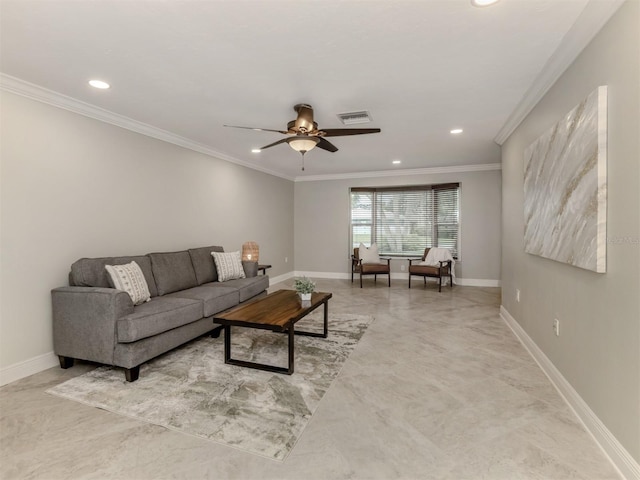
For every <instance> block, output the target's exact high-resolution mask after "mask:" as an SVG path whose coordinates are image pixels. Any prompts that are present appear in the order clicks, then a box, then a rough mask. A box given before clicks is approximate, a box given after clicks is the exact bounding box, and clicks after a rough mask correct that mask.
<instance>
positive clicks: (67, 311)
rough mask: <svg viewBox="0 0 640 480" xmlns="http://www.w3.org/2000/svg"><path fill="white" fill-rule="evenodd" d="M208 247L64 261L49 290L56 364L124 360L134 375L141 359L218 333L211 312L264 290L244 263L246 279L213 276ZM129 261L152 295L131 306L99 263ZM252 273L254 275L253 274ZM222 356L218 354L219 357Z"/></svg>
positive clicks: (265, 283)
mask: <svg viewBox="0 0 640 480" xmlns="http://www.w3.org/2000/svg"><path fill="white" fill-rule="evenodd" d="M212 251H218V252H222V251H223V249H222V247H216V246H212V247H201V248H193V249H189V250H184V251H180V252H164V253H150V254H147V255H140V256H130V257H105V258H82V259H80V260H78V261H77V262H75V263H74V264H73V265H72V266H71V273H70V274H69V285H70V286H68V287H60V288H56V289H54V290H52V291H51V296H52V303H53V343H54V351H55V353H56V355H58V357H59V359H60V366H61V367H62V368H69V367H71V366H72V365H73V360H74V359H81V360H88V361H92V362H98V363H103V364H107V365H114V366H117V367H123V368H124V369H125V376H126V379H127V380H128V381H130V382H132V381H135V380H137V378H138V375H139V372H140V365H141V364H142V363H144V362H146V361H148V360H150V359H152V358H154V357H156V356H158V355H160V354H163V353H165V352H168V351H169V350H171V349H173V348H175V347H177V346H179V345H182V344H183V343H186V342H188V341H190V340H192V339H194V338H197V337H199V336H201V335H204V334H206V333H209V332H211V333H213V334H215V335H218V334H219V329H218V328H216V325H214V324H213V320H212V316H213V315H215V314H216V313H218V312H221V311H223V310H226V309H228V308H231V307H234V306H235V305H238V304H239V303H243V302H247V301H250V300H252V299H255V298H257V297H259V296H262V295H265V294H266V290H267V288H268V287H269V277H268V276H267V275H259V276H257V275H256V271H255V264H253V265H252V266H253V267H254V268H249V265H245V272H246V273H247V278H240V279H235V280H228V281H225V282H219V281H218V275H217V272H216V268H215V263H214V260H213V257H212V255H211V252H212ZM131 261H135V262H136V263H137V264H138V265H139V266H140V268H141V269H142V272H143V274H144V277H145V280H146V281H147V285H148V287H149V292H150V293H151V300H150V301H149V302H146V303H143V304H141V305H136V306H134V305H133V302H132V301H131V297H130V296H129V294H127V293H126V292H124V291H121V290H116V289H114V288H111V286H110V282H109V276H108V274H107V271H106V269H105V265H122V264H125V263H129V262H131ZM252 275H253V276H252ZM221 360H222V359H221Z"/></svg>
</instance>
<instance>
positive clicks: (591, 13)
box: [494, 0, 625, 145]
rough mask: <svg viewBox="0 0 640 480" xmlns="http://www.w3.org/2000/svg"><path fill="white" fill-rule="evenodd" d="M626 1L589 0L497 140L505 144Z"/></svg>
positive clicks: (499, 143) (495, 139)
mask: <svg viewBox="0 0 640 480" xmlns="http://www.w3.org/2000/svg"><path fill="white" fill-rule="evenodd" d="M624 2H625V0H609V1H606V2H603V1H602V0H590V1H589V3H587V5H586V6H585V7H584V10H583V11H582V13H581V14H580V16H579V17H578V19H577V20H576V22H575V23H574V24H573V26H572V27H571V29H570V30H569V31H568V32H567V33H566V34H565V36H564V38H563V39H562V41H561V42H560V45H559V46H558V48H557V49H556V51H555V52H554V53H553V55H551V57H550V58H549V60H548V61H547V63H546V64H545V66H544V67H543V68H542V71H541V72H540V74H538V76H537V77H536V79H535V80H534V81H533V84H532V85H531V86H530V87H529V89H528V90H527V91H526V93H525V94H524V96H523V97H522V100H520V103H518V106H517V107H516V108H515V110H514V111H513V112H512V113H511V115H509V118H508V119H507V121H506V122H505V124H504V125H503V126H502V128H501V129H500V130H499V131H498V134H497V135H496V136H495V138H494V141H495V142H496V143H497V144H498V145H502V144H503V143H504V142H505V141H506V140H507V138H509V136H510V135H511V134H512V133H513V131H514V130H515V129H516V128H518V125H520V123H522V121H523V120H524V119H525V118H526V116H527V115H529V113H530V112H531V110H533V108H534V107H535V106H536V105H537V104H538V102H539V101H540V100H541V99H542V97H543V96H544V95H545V94H546V93H547V92H548V91H549V89H550V88H551V87H552V86H553V84H554V83H556V81H557V80H558V79H559V78H560V76H561V75H562V74H563V73H564V72H565V71H566V70H567V68H569V66H570V65H571V64H572V63H573V61H574V60H575V59H576V58H577V57H578V55H580V53H581V52H582V51H583V50H584V49H585V47H586V46H587V45H588V44H589V42H590V41H591V40H593V38H594V37H595V36H596V35H597V34H598V32H599V31H600V30H601V29H602V27H603V26H604V25H605V24H606V23H607V22H608V21H609V19H610V18H611V17H612V16H613V14H614V13H615V12H616V11H617V10H618V8H620V7H621V6H622V4H623V3H624Z"/></svg>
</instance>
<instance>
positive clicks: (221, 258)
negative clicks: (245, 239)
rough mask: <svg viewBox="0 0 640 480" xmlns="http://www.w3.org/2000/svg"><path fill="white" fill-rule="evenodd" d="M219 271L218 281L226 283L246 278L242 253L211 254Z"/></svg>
mask: <svg viewBox="0 0 640 480" xmlns="http://www.w3.org/2000/svg"><path fill="white" fill-rule="evenodd" d="M211 255H213V261H214V262H215V263H216V270H217V271H218V281H220V282H226V281H227V280H234V279H236V278H245V275H244V268H242V260H241V259H240V252H226V253H224V252H211Z"/></svg>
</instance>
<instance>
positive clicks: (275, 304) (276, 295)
mask: <svg viewBox="0 0 640 480" xmlns="http://www.w3.org/2000/svg"><path fill="white" fill-rule="evenodd" d="M331 296H332V294H331V293H324V292H314V293H313V294H312V295H311V301H310V302H308V304H306V303H305V304H304V305H303V303H302V302H301V301H300V298H299V297H298V294H297V293H296V292H295V291H293V290H278V291H276V292H273V293H271V294H269V295H267V296H266V297H263V298H260V299H258V300H256V301H254V302H251V303H247V304H245V305H240V306H237V307H234V308H232V309H231V310H227V311H225V312H221V313H219V314H218V315H216V316H214V317H213V321H214V322H215V323H219V324H221V325H224V363H228V364H230V365H238V366H241V367H248V368H257V369H258V370H267V371H269V372H277V373H286V374H287V375H291V374H292V373H293V368H294V343H295V342H294V335H306V336H309V337H321V338H327V334H328V333H329V329H328V319H329V317H328V315H329V313H328V309H329V299H330V298H331ZM320 305H324V330H323V332H322V333H314V332H304V331H295V328H294V325H295V323H296V322H297V321H298V320H300V319H302V318H304V317H305V316H307V315H308V314H309V313H311V312H313V311H314V310H315V309H316V308H318V307H319V306H320ZM232 326H235V327H245V328H259V329H264V330H272V331H274V332H282V333H287V334H288V336H289V340H288V343H289V345H288V348H289V365H288V366H287V367H277V366H274V365H268V364H264V363H255V362H248V361H245V360H237V359H234V358H231V327H232Z"/></svg>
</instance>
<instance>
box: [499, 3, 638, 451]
mask: <svg viewBox="0 0 640 480" xmlns="http://www.w3.org/2000/svg"><path fill="white" fill-rule="evenodd" d="M639 7H640V2H638V1H636V0H632V1H629V2H627V3H626V4H625V5H623V6H622V7H621V9H620V10H619V11H618V12H617V13H616V14H615V16H614V17H613V18H612V19H611V21H610V22H609V23H608V24H607V25H606V26H605V27H604V28H603V30H602V31H601V32H600V33H599V34H598V35H597V36H596V37H595V39H594V40H593V41H592V42H591V44H590V45H589V46H588V47H587V48H586V49H585V50H584V51H583V52H582V53H581V55H580V56H579V57H578V58H577V59H576V61H575V62H574V64H573V65H572V66H571V67H570V68H569V69H568V70H567V71H566V72H565V73H564V75H562V77H561V78H560V79H559V80H558V81H557V83H556V84H555V85H554V86H553V87H552V88H551V90H550V91H549V92H548V93H547V94H546V95H545V97H544V98H543V99H542V101H540V102H539V103H538V105H537V106H536V107H535V109H534V110H533V111H532V112H531V113H530V114H529V116H528V117H527V118H526V120H525V121H524V122H523V123H522V124H521V125H520V126H519V127H518V128H517V129H516V131H515V132H514V133H513V134H512V135H511V136H510V138H509V139H508V140H507V142H506V143H505V144H504V145H503V150H502V162H503V165H502V168H503V170H502V181H503V197H502V209H503V216H502V225H503V236H502V248H503V255H502V278H503V299H502V301H503V305H504V307H505V308H506V309H507V311H508V312H509V313H510V314H511V315H512V316H513V317H514V318H515V320H516V321H517V322H518V323H519V324H520V325H521V326H522V327H523V328H524V330H525V331H526V332H527V334H528V335H529V336H530V337H531V338H532V339H533V341H534V342H535V343H536V344H537V345H538V346H539V347H540V349H542V351H543V352H544V353H545V354H546V356H547V357H548V358H549V359H550V360H551V361H552V362H553V364H554V365H555V366H556V367H557V368H558V369H559V370H560V372H561V373H562V375H563V376H564V377H565V378H566V379H567V380H568V381H569V383H571V385H572V386H573V388H574V389H575V390H576V391H577V392H578V393H579V394H580V396H581V397H582V398H583V399H584V400H585V402H586V403H587V404H588V405H589V407H590V408H591V409H592V410H593V411H594V412H595V414H596V415H597V416H598V417H599V418H600V420H601V421H602V422H603V423H604V424H605V425H606V426H607V428H608V429H609V430H610V431H611V432H612V433H613V434H614V435H615V436H616V438H617V439H618V441H620V443H622V445H623V446H624V447H625V448H626V449H627V450H628V451H629V452H630V453H631V455H633V456H634V457H635V459H636V460H637V461H640V415H639V412H640V300H639V298H640V196H639V193H638V192H639V191H640V168H639V166H640V162H639V158H640V149H639V145H638V137H639V136H640V111H639V109H640V96H639V90H640V87H639V86H640V75H639V73H638V72H639V68H640V65H639V60H640V37H639V33H638V32H639V31H640V25H639V19H640V11H639ZM599 85H608V86H609V131H608V140H609V148H608V218H607V237H608V245H607V273H605V274H597V273H593V272H589V271H586V270H582V269H579V268H575V267H571V266H569V265H565V264H562V263H557V262H554V261H552V260H547V259H544V258H541V257H537V256H533V255H528V254H525V253H524V251H523V235H524V220H523V151H524V149H525V148H526V147H527V146H528V145H529V144H530V143H531V142H533V141H534V140H535V139H536V138H537V137H538V136H540V135H541V134H542V133H543V132H544V131H545V130H546V129H548V128H549V127H550V126H551V125H552V124H553V123H555V122H556V121H558V120H559V119H560V118H561V117H562V116H563V115H565V114H566V113H567V112H568V111H569V110H571V109H572V108H573V107H574V106H575V105H576V104H577V103H578V102H580V101H581V100H583V99H584V98H585V97H586V96H587V95H588V94H589V93H590V92H592V91H593V90H594V89H595V88H596V87H598V86H599ZM624 239H627V240H626V241H625V240H624ZM516 288H518V289H520V290H521V302H520V303H517V302H516V300H515V290H516ZM554 318H558V319H559V320H560V322H561V323H560V325H561V326H560V331H561V334H560V336H559V337H556V336H555V335H554V333H553V330H552V322H553V319H554Z"/></svg>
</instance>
